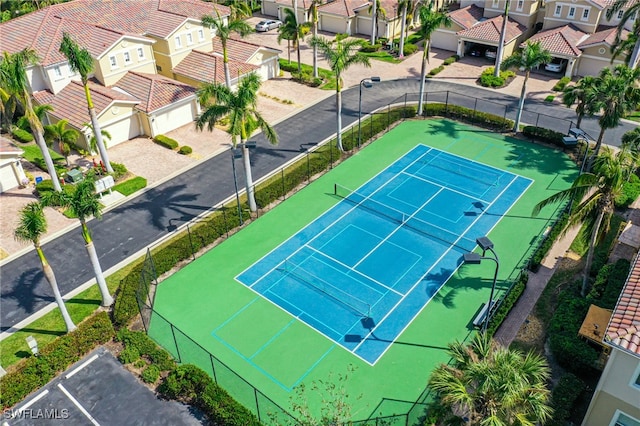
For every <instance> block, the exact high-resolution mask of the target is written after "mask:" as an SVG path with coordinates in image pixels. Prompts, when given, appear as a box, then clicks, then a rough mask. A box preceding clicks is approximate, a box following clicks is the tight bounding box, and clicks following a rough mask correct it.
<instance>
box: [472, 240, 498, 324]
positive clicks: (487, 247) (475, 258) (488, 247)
mask: <svg viewBox="0 0 640 426" xmlns="http://www.w3.org/2000/svg"><path fill="white" fill-rule="evenodd" d="M476 243H477V244H478V245H479V246H480V248H481V249H482V254H481V255H480V254H478V253H475V252H469V253H465V254H464V256H463V262H464V263H465V264H467V263H468V264H470V265H478V264H480V263H481V262H482V261H483V260H492V261H494V262H495V263H496V270H495V272H494V274H493V283H492V284H491V294H490V295H489V304H488V305H487V306H488V308H487V316H486V317H485V319H484V321H483V323H482V332H483V333H486V332H487V328H488V327H489V319H490V318H491V310H492V309H493V293H494V292H495V289H496V281H497V279H498V269H499V268H500V260H499V259H498V255H497V254H496V252H495V251H494V250H493V242H492V241H491V240H490V239H489V237H479V238H476ZM487 251H490V252H491V254H492V255H493V257H491V256H486V254H487Z"/></svg>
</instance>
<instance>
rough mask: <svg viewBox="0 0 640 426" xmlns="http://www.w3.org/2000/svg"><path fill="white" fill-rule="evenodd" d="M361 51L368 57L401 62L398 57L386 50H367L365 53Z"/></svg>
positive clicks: (393, 62)
mask: <svg viewBox="0 0 640 426" xmlns="http://www.w3.org/2000/svg"><path fill="white" fill-rule="evenodd" d="M361 53H362V54H363V55H365V56H367V57H369V58H372V59H376V60H378V61H383V62H390V63H392V64H399V63H400V62H402V61H401V60H400V59H398V58H396V57H395V56H393V55H392V54H391V53H389V52H387V51H386V50H379V51H377V52H367V53H365V52H361Z"/></svg>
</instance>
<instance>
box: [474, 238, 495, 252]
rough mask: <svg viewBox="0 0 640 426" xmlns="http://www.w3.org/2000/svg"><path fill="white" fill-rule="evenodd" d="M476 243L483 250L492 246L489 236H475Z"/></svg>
mask: <svg viewBox="0 0 640 426" xmlns="http://www.w3.org/2000/svg"><path fill="white" fill-rule="evenodd" d="M476 243H477V244H478V245H479V246H480V248H481V249H482V250H483V251H486V250H489V249H492V248H493V242H492V241H491V240H490V239H489V237H479V238H476Z"/></svg>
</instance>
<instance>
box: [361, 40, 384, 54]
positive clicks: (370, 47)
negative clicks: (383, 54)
mask: <svg viewBox="0 0 640 426" xmlns="http://www.w3.org/2000/svg"><path fill="white" fill-rule="evenodd" d="M381 48H382V44H380V43H376V44H371V43H369V42H367V43H365V44H364V46H362V47H361V48H360V51H361V52H363V53H372V52H377V51H378V50H380V49H381Z"/></svg>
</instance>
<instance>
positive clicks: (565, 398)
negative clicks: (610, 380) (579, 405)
mask: <svg viewBox="0 0 640 426" xmlns="http://www.w3.org/2000/svg"><path fill="white" fill-rule="evenodd" d="M585 387H586V385H585V383H584V382H583V381H582V380H580V379H579V378H578V377H577V376H575V375H574V374H571V373H564V374H563V375H562V376H561V377H560V380H559V381H558V384H557V385H556V386H555V387H554V388H553V390H552V391H551V407H552V408H553V417H552V418H551V420H550V421H549V422H547V423H545V425H546V426H565V425H566V424H567V420H570V418H571V411H572V408H573V404H574V403H575V402H576V400H577V399H578V397H580V394H582V392H583V391H584V389H585Z"/></svg>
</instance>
